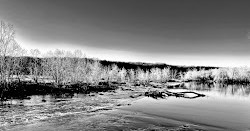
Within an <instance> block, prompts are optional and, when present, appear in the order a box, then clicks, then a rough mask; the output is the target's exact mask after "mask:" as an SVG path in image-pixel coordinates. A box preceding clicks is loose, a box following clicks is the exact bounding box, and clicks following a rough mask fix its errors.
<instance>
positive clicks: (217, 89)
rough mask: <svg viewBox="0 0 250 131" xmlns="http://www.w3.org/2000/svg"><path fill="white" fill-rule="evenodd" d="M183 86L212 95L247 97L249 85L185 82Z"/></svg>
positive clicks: (249, 93)
mask: <svg viewBox="0 0 250 131" xmlns="http://www.w3.org/2000/svg"><path fill="white" fill-rule="evenodd" d="M185 87H186V88H187V89H189V90H196V91H203V92H206V91H207V92H210V94H213V95H219V96H223V97H237V98H247V99H248V98H249V96H250V85H240V84H237V85H236V84H222V83H208V84H204V83H194V82H191V83H185Z"/></svg>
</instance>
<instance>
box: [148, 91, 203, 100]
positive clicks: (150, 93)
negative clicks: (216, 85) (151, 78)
mask: <svg viewBox="0 0 250 131" xmlns="http://www.w3.org/2000/svg"><path fill="white" fill-rule="evenodd" d="M188 94H189V95H188ZM145 96H150V97H153V98H158V97H159V98H164V97H168V96H175V97H183V98H189V99H194V98H198V97H204V96H206V95H204V94H200V93H196V92H193V91H183V92H171V91H167V90H165V91H160V90H153V91H152V90H151V91H147V92H145Z"/></svg>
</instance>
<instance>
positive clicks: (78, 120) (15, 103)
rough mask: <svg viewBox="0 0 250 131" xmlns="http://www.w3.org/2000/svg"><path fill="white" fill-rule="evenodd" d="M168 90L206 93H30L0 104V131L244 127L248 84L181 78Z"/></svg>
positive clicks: (248, 114)
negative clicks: (137, 95) (132, 95)
mask: <svg viewBox="0 0 250 131" xmlns="http://www.w3.org/2000/svg"><path fill="white" fill-rule="evenodd" d="M169 90H170V91H172V92H179V91H186V90H192V91H195V92H198V93H202V94H205V95H206V97H199V98H194V99H187V98H176V97H166V98H164V99H162V98H159V99H154V98H150V97H140V98H138V99H137V100H131V99H132V98H129V97H127V96H128V95H127V94H128V93H129V92H124V91H116V92H105V93H97V94H91V95H85V94H63V95H46V96H30V98H31V99H26V100H10V101H8V102H6V103H5V105H2V106H1V107H0V130H168V129H169V130H170V129H172V130H232V131H234V130H235V131H237V130H239V131H247V130H250V124H249V123H250V87H249V86H244V85H218V84H217V85H214V84H210V85H207V84H205V85H204V84H195V83H186V84H185V86H184V87H182V88H178V89H169ZM130 104H131V105H130ZM121 105H123V106H121Z"/></svg>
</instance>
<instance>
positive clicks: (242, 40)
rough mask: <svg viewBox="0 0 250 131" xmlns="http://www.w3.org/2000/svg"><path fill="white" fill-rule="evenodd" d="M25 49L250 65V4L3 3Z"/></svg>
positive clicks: (177, 0) (203, 0)
mask: <svg viewBox="0 0 250 131" xmlns="http://www.w3.org/2000/svg"><path fill="white" fill-rule="evenodd" d="M0 19H1V20H4V21H6V22H9V23H12V24H13V25H14V26H15V29H16V32H17V35H16V37H17V41H18V42H19V43H20V44H21V45H22V46H23V47H25V48H28V49H30V48H39V49H40V50H42V51H45V50H48V49H55V48H59V49H65V50H73V49H82V50H83V51H84V52H85V53H86V54H87V56H90V57H98V58H100V59H108V60H119V61H142V62H163V63H168V64H181V65H218V66H243V65H250V51H249V50H250V40H249V39H248V35H250V33H248V32H249V31H250V1H248V0H123V1H122V0H1V1H0Z"/></svg>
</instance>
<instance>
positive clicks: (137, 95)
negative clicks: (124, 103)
mask: <svg viewBox="0 0 250 131" xmlns="http://www.w3.org/2000/svg"><path fill="white" fill-rule="evenodd" d="M139 96H142V94H141V93H140V94H134V95H130V97H131V98H137V97H139Z"/></svg>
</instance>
